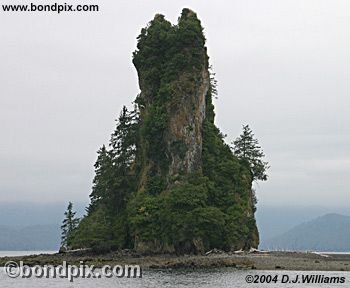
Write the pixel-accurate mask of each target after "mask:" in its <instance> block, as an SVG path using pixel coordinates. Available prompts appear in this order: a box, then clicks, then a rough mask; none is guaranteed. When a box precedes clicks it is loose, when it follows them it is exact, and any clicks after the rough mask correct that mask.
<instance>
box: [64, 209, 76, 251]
mask: <svg viewBox="0 0 350 288" xmlns="http://www.w3.org/2000/svg"><path fill="white" fill-rule="evenodd" d="M75 214H76V212H73V203H72V202H69V204H68V207H67V211H66V212H64V217H65V218H64V220H63V222H62V226H61V230H62V237H61V245H62V246H63V247H65V248H69V246H70V238H71V236H72V234H73V232H74V231H75V229H76V228H77V227H78V225H79V218H76V217H75Z"/></svg>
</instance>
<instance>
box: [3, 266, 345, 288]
mask: <svg viewBox="0 0 350 288" xmlns="http://www.w3.org/2000/svg"><path fill="white" fill-rule="evenodd" d="M0 269H1V270H0V285H1V287H16V288H22V287H23V288H24V287H35V288H41V287H42V288H51V287H52V288H54V287H57V288H58V287H60V288H65V287H67V288H75V287H84V288H96V287H99V288H100V287H101V288H104V287H106V288H107V287H108V288H110V287H117V288H119V287H125V288H131V287H135V288H141V287H142V288H143V287H145V288H148V287H149V288H157V287H159V288H160V287H162V288H163V287H164V288H168V287H169V288H170V287H176V288H185V287H187V288H189V287H193V288H227V287H234V288H248V287H250V288H251V287H259V288H268V287H269V288H281V287H288V288H297V287H298V288H304V287H315V288H316V287H321V288H330V287H332V288H340V287H342V288H344V287H350V273H348V272H300V271H278V272H276V271H256V270H245V271H242V270H233V269H215V270H199V271H176V270H173V271H157V270H144V271H143V274H142V278H110V279H106V278H101V279H79V278H77V279H74V282H70V281H69V280H68V279H46V278H44V279H37V278H31V279H21V278H16V279H12V278H9V277H8V276H7V275H6V273H5V271H4V269H3V268H0ZM309 274H314V275H323V276H325V277H327V276H328V277H344V279H345V283H341V284H302V283H299V284H292V283H287V284H283V283H281V279H282V276H283V275H288V277H290V279H295V277H296V275H299V276H300V275H309ZM248 275H250V276H253V277H257V276H259V277H261V275H265V277H266V276H268V275H271V276H275V275H277V277H278V279H279V280H278V281H279V282H278V283H268V284H267V283H265V284H262V283H261V284H255V283H247V281H246V278H247V276H248ZM255 275H257V276H255Z"/></svg>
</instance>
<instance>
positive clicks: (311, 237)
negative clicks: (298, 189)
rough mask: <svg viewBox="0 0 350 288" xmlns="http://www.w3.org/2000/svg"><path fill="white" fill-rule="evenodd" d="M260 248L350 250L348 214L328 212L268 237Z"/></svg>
mask: <svg viewBox="0 0 350 288" xmlns="http://www.w3.org/2000/svg"><path fill="white" fill-rule="evenodd" d="M260 248H262V249H268V250H293V251H334V252H349V251H350V216H345V215H341V214H335V213H330V214H326V215H324V216H321V217H318V218H316V219H314V220H311V221H309V222H305V223H302V224H300V225H297V226H295V227H294V228H292V229H290V230H289V231H287V232H285V233H283V234H281V235H279V236H276V237H273V238H271V239H268V240H266V241H265V242H264V245H262V246H261V247H260Z"/></svg>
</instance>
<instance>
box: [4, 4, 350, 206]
mask: <svg viewBox="0 0 350 288" xmlns="http://www.w3.org/2000/svg"><path fill="white" fill-rule="evenodd" d="M1 2H2V3H1V4H3V3H5V2H9V1H5V0H3V1H1ZM10 2H11V3H12V2H13V1H10ZM18 2H19V3H20V2H21V1H18ZM92 2H93V1H91V2H89V3H92ZM95 2H96V3H99V4H100V10H101V11H100V12H99V13H81V14H77V13H69V14H60V15H56V14H54V13H52V14H51V13H33V14H31V13H3V12H1V15H0V35H1V44H2V45H1V46H0V87H1V88H0V89H1V90H0V103H1V104H0V127H1V134H0V140H1V141H0V198H1V199H2V201H3V202H6V201H17V200H21V201H34V202H55V201H69V200H72V201H79V202H81V201H86V202H87V201H88V195H89V193H90V189H91V181H92V178H93V163H94V161H95V159H96V150H97V149H98V148H99V147H100V146H101V145H102V144H103V143H107V141H108V139H109V135H110V134H111V132H112V131H113V129H114V119H115V118H116V117H117V116H118V114H119V111H120V109H121V107H122V105H123V104H130V103H131V101H132V100H133V99H134V98H135V96H136V94H137V93H138V84H137V75H136V71H135V69H134V67H133V66H132V63H131V54H132V51H133V50H134V49H135V47H136V37H137V35H138V34H139V32H140V29H141V28H142V27H144V26H145V25H146V23H147V22H148V21H149V20H151V19H152V18H153V16H154V14H155V13H158V12H160V13H163V14H165V16H166V18H167V19H169V20H171V21H172V22H173V23H174V22H176V19H177V17H178V16H179V15H180V12H181V9H182V8H183V7H189V8H192V9H193V10H195V11H196V12H197V13H198V16H199V17H200V19H201V20H202V24H203V26H204V28H205V34H206V37H207V40H208V41H207V46H208V49H209V55H210V62H211V64H212V66H213V69H214V71H215V72H216V75H217V79H218V81H219V86H218V89H219V99H218V100H217V101H216V112H217V125H218V126H219V127H220V129H221V130H222V131H223V132H224V133H226V134H228V139H229V140H231V139H232V138H233V137H235V136H237V135H238V134H239V133H240V130H241V125H242V124H246V123H248V124H250V125H251V127H252V128H253V130H254V132H255V134H256V136H257V138H258V139H259V140H260V143H261V145H262V146H263V148H264V150H265V153H266V154H267V156H268V157H267V160H268V161H269V162H270V164H271V167H272V168H271V170H270V179H269V181H268V182H266V183H261V184H259V187H258V198H259V200H260V203H261V204H281V205H288V204H301V203H302V204H306V205H314V204H321V205H331V206H333V205H344V203H346V202H349V200H350V194H349V193H348V185H347V181H346V180H347V178H348V175H349V174H350V150H349V146H350V128H349V126H348V122H349V119H350V105H349V104H350V100H349V99H348V94H349V91H350V70H349V67H350V53H349V51H350V18H349V15H350V2H349V1H346V0H344V1H340V0H338V1H331V0H328V1H322V0H315V1H311V0H291V1H286V0H284V1H280V0H276V1H270V0H266V1H260V0H256V1H251V0H244V1H243V0H240V1H232V0H230V1H215V2H214V1H203V0H198V1H182V0H179V1H173V2H171V1H163V0H162V1H160V0H157V1H130V0H129V1H115V0H108V1H107V0H99V1H95ZM174 2H176V3H174ZM46 3H47V1H46ZM46 3H45V4H46ZM72 3H73V2H72Z"/></svg>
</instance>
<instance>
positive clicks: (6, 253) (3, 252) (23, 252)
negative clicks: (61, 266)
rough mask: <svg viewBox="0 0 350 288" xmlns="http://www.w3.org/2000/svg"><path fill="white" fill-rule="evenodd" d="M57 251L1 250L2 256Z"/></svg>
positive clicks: (0, 255)
mask: <svg viewBox="0 0 350 288" xmlns="http://www.w3.org/2000/svg"><path fill="white" fill-rule="evenodd" d="M55 253H57V251H0V257H5V256H8V257H11V256H27V255H37V254H55Z"/></svg>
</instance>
